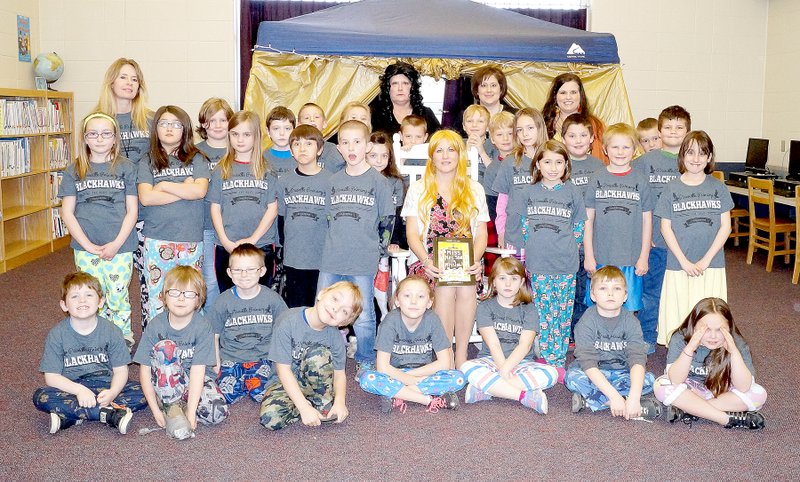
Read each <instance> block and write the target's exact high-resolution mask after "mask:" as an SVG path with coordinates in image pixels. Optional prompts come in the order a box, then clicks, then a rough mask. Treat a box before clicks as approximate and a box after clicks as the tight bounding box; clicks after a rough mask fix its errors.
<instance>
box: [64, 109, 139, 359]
mask: <svg viewBox="0 0 800 482" xmlns="http://www.w3.org/2000/svg"><path fill="white" fill-rule="evenodd" d="M80 143H81V144H80V152H79V153H78V157H77V158H76V159H75V162H74V163H73V164H71V165H70V166H69V167H67V169H66V170H65V171H64V178H63V180H62V181H61V186H60V188H59V193H58V196H59V197H60V198H61V209H60V211H61V219H62V220H63V221H64V224H65V225H66V226H67V229H68V230H69V233H70V234H71V235H72V242H71V244H70V245H71V247H72V249H73V250H74V252H75V266H76V267H77V268H78V269H79V270H81V271H83V272H86V273H89V274H91V275H92V276H94V277H95V278H97V279H98V280H100V284H101V285H102V287H103V292H104V293H105V295H106V296H105V298H106V302H105V304H104V305H103V308H102V309H103V311H102V316H103V317H105V318H107V319H108V320H109V321H112V322H113V323H114V324H115V325H117V326H118V327H119V328H120V329H121V330H122V333H123V335H125V341H126V342H127V343H128V348H130V347H131V346H133V331H132V330H131V304H130V301H129V299H128V285H129V284H130V282H131V271H132V268H131V266H132V264H131V262H132V259H133V251H134V250H135V249H136V235H135V234H134V233H133V226H134V224H136V216H137V212H138V209H139V204H138V203H137V202H136V166H135V165H134V163H133V162H131V161H129V160H128V159H126V158H125V157H123V156H122V155H121V154H120V152H119V128H118V126H117V122H116V121H115V120H114V118H113V117H111V116H108V115H106V114H103V113H100V112H93V113H91V114H89V115H88V116H86V118H84V119H83V122H82V123H81V140H80Z"/></svg>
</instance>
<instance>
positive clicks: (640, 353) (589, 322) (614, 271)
mask: <svg viewBox="0 0 800 482" xmlns="http://www.w3.org/2000/svg"><path fill="white" fill-rule="evenodd" d="M590 290H591V296H592V301H594V302H595V305H594V306H591V307H589V309H587V310H586V312H585V313H584V314H583V316H582V317H581V320H580V321H579V322H578V324H577V325H576V326H575V361H574V362H573V363H572V365H570V367H569V368H568V369H567V373H566V375H565V377H564V385H566V387H567V388H568V389H569V390H570V391H571V392H573V394H572V412H573V413H577V412H579V411H580V410H581V409H583V408H584V407H589V408H590V409H591V410H592V411H593V412H594V411H598V410H605V409H607V408H610V409H611V414H612V415H613V416H615V417H625V419H626V420H630V419H637V418H640V417H641V418H645V419H648V420H653V419H655V418H657V417H658V416H659V415H661V405H660V404H659V403H658V402H657V401H655V400H653V399H641V396H642V394H647V393H650V392H652V391H653V382H654V381H655V377H654V376H653V374H652V373H650V372H646V373H645V364H646V363H647V347H646V345H645V343H644V340H642V329H641V327H640V326H639V322H638V321H637V320H636V317H635V316H634V315H633V313H631V312H630V311H628V310H626V309H625V308H623V307H622V304H623V303H624V302H625V298H626V297H627V295H628V291H627V287H626V284H625V277H624V276H623V274H622V272H621V271H620V270H619V268H617V267H616V266H604V267H602V268H600V269H598V270H597V271H596V272H595V273H594V275H593V276H592V278H591V288H590Z"/></svg>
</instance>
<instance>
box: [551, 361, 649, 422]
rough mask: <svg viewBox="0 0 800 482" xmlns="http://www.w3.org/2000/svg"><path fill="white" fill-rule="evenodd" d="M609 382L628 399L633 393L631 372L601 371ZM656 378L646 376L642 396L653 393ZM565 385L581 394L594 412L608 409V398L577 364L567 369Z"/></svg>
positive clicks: (647, 374)
mask: <svg viewBox="0 0 800 482" xmlns="http://www.w3.org/2000/svg"><path fill="white" fill-rule="evenodd" d="M600 373H602V374H603V375H604V376H605V377H606V379H607V380H608V382H609V383H610V384H611V386H613V387H614V388H615V389H616V390H617V391H618V392H619V394H620V395H622V396H623V397H627V396H628V393H630V391H631V373H630V370H604V369H602V368H601V369H600ZM655 379H656V378H655V377H654V376H653V374H652V373H650V372H645V374H644V385H643V386H642V395H645V394H648V393H650V392H652V391H653V382H655ZM564 385H566V387H567V388H568V389H569V391H571V392H576V393H580V394H581V396H582V397H583V398H585V399H586V405H587V406H588V407H589V408H590V409H592V411H593V412H596V411H598V410H606V409H608V405H606V403H608V397H606V396H605V394H603V392H601V391H600V389H598V388H597V387H596V386H595V384H594V383H592V381H591V380H589V377H588V376H587V375H586V373H585V372H584V371H583V370H581V369H580V367H579V366H578V364H577V363H573V364H572V365H570V366H569V368H568V369H567V373H566V375H565V376H564Z"/></svg>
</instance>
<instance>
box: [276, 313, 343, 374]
mask: <svg viewBox="0 0 800 482" xmlns="http://www.w3.org/2000/svg"><path fill="white" fill-rule="evenodd" d="M305 309H306V308H305V307H299V308H289V309H288V310H286V311H284V312H283V313H281V316H279V317H278V321H277V322H276V325H275V328H274V329H273V330H272V342H271V343H270V347H269V360H270V361H272V362H275V363H280V364H283V365H292V368H293V369H297V368H298V367H299V366H300V362H301V361H302V360H303V358H305V355H306V351H308V349H309V348H310V347H312V346H314V345H321V346H325V347H328V349H329V350H330V351H331V358H332V359H333V369H334V370H344V366H345V362H346V358H345V347H344V340H343V339H342V334H341V333H339V330H338V329H336V328H335V327H333V326H326V327H325V328H323V329H321V330H315V329H313V328H311V327H310V326H308V322H307V321H306V319H305V315H304V314H303V311H304V310H305Z"/></svg>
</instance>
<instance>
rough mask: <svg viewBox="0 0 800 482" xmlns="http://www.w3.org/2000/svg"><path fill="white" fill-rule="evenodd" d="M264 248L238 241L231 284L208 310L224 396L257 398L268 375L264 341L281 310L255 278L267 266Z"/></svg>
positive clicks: (230, 399)
mask: <svg viewBox="0 0 800 482" xmlns="http://www.w3.org/2000/svg"><path fill="white" fill-rule="evenodd" d="M266 269H267V268H266V266H265V264H264V255H263V252H262V251H261V250H260V249H258V247H256V246H255V245H252V244H249V243H248V244H241V245H239V246H237V247H236V248H235V249H234V250H233V251H232V252H231V256H230V258H229V267H228V275H229V276H230V277H231V279H232V280H233V284H234V286H233V288H231V289H229V290H227V291H225V292H224V293H222V294H221V295H220V296H219V299H217V302H216V303H214V306H213V307H212V308H211V309H210V310H209V311H208V314H207V318H208V320H209V321H210V322H211V325H212V328H213V329H214V341H215V343H216V346H217V367H218V368H219V370H218V371H219V378H218V381H217V384H218V385H219V389H220V391H221V392H222V395H223V396H224V397H225V401H227V402H228V403H233V402H235V401H237V400H239V399H240V398H241V397H243V396H244V395H247V394H249V395H250V397H251V398H252V399H253V400H255V401H256V402H259V403H261V401H262V400H263V397H264V390H265V389H266V388H267V386H268V385H269V384H270V383H271V382H272V381H273V375H274V372H273V369H272V365H271V364H270V362H269V360H268V359H267V357H268V355H269V344H270V342H271V340H272V329H273V326H274V322H275V320H277V318H278V316H280V314H281V313H283V311H284V310H286V303H284V302H283V299H282V298H281V297H280V296H278V294H277V293H275V292H274V291H272V290H271V289H269V288H267V287H266V286H263V285H261V284H259V278H260V277H261V276H262V274H263V272H264V271H266Z"/></svg>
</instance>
